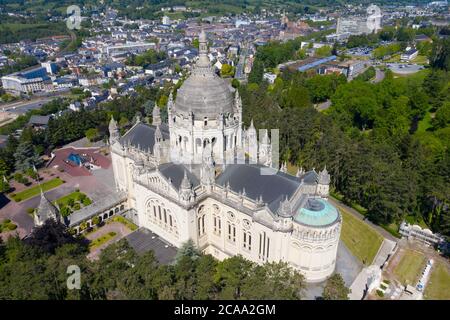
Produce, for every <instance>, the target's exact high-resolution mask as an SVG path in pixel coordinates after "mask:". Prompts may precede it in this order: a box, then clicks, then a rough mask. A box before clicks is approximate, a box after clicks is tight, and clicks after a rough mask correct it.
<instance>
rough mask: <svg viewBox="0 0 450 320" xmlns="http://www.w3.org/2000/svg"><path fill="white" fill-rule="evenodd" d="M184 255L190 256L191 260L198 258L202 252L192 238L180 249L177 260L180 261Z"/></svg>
mask: <svg viewBox="0 0 450 320" xmlns="http://www.w3.org/2000/svg"><path fill="white" fill-rule="evenodd" d="M183 257H188V258H189V259H191V260H197V259H198V258H199V257H200V252H199V251H198V250H197V248H196V247H195V245H194V241H192V240H191V239H189V240H188V241H186V242H185V243H183V244H182V245H181V247H180V248H179V249H178V251H177V255H176V257H175V261H179V260H181V259H182V258H183Z"/></svg>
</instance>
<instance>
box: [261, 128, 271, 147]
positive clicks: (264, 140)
mask: <svg viewBox="0 0 450 320" xmlns="http://www.w3.org/2000/svg"><path fill="white" fill-rule="evenodd" d="M261 143H262V144H270V139H269V130H267V129H266V130H264V135H263V137H262V139H261Z"/></svg>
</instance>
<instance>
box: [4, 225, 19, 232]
mask: <svg viewBox="0 0 450 320" xmlns="http://www.w3.org/2000/svg"><path fill="white" fill-rule="evenodd" d="M6 227H7V228H8V230H9V231H12V230H16V229H17V225H15V224H14V223H8V224H7V225H6Z"/></svg>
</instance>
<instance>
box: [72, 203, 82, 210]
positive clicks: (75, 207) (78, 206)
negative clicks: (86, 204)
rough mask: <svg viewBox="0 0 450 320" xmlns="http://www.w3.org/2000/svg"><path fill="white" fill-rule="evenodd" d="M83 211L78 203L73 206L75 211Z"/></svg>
mask: <svg viewBox="0 0 450 320" xmlns="http://www.w3.org/2000/svg"><path fill="white" fill-rule="evenodd" d="M80 209H81V205H80V204H79V203H78V202H77V203H75V204H74V205H73V210H75V211H76V210H80Z"/></svg>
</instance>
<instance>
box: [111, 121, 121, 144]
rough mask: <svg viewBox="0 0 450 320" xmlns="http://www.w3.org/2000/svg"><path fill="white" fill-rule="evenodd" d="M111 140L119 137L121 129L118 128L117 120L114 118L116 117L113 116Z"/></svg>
mask: <svg viewBox="0 0 450 320" xmlns="http://www.w3.org/2000/svg"><path fill="white" fill-rule="evenodd" d="M108 130H109V141H110V143H112V142H115V141H117V140H118V139H119V136H120V134H119V129H118V128H117V122H116V120H114V117H113V116H111V120H110V121H109V127H108Z"/></svg>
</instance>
